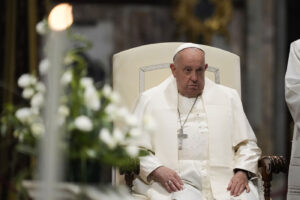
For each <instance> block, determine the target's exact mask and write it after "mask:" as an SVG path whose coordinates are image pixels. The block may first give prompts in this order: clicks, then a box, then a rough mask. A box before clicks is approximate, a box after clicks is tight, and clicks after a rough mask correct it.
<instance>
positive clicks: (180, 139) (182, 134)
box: [177, 128, 188, 150]
mask: <svg viewBox="0 0 300 200" xmlns="http://www.w3.org/2000/svg"><path fill="white" fill-rule="evenodd" d="M178 132H179V133H178V134H177V138H178V149H179V150H182V141H183V139H186V138H187V137H188V135H187V134H184V133H183V129H182V128H181V129H179V130H178Z"/></svg>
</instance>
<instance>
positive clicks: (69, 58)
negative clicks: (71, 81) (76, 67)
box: [64, 53, 73, 65]
mask: <svg viewBox="0 0 300 200" xmlns="http://www.w3.org/2000/svg"><path fill="white" fill-rule="evenodd" d="M72 62H73V57H72V56H71V54H69V53H68V54H67V55H66V56H65V57H64V64H65V65H69V64H71V63H72Z"/></svg>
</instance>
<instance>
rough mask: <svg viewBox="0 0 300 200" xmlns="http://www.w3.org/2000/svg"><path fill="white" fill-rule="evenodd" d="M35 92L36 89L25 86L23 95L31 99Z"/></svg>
mask: <svg viewBox="0 0 300 200" xmlns="http://www.w3.org/2000/svg"><path fill="white" fill-rule="evenodd" d="M33 94H34V90H33V89H32V88H29V87H28V88H25V89H24V90H23V92H22V97H23V98H24V99H30V98H31V97H32V96H33Z"/></svg>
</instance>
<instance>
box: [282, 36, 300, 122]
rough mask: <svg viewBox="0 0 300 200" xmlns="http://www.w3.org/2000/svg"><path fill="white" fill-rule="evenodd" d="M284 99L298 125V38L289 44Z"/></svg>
mask: <svg viewBox="0 0 300 200" xmlns="http://www.w3.org/2000/svg"><path fill="white" fill-rule="evenodd" d="M285 99H286V102H287V105H288V107H289V110H290V112H291V115H292V117H293V119H294V121H295V124H296V126H297V125H298V126H300V125H299V124H297V123H299V121H300V120H299V119H300V40H297V41H295V42H293V43H292V44H291V48H290V55H289V60H288V66H287V71H286V74H285ZM298 128H299V127H298Z"/></svg>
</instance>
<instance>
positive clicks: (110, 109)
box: [105, 104, 118, 119]
mask: <svg viewBox="0 0 300 200" xmlns="http://www.w3.org/2000/svg"><path fill="white" fill-rule="evenodd" d="M105 112H106V113H107V114H108V116H109V117H110V118H111V119H116V118H117V116H118V107H117V106H116V105H114V104H109V105H108V106H107V107H106V108H105Z"/></svg>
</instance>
